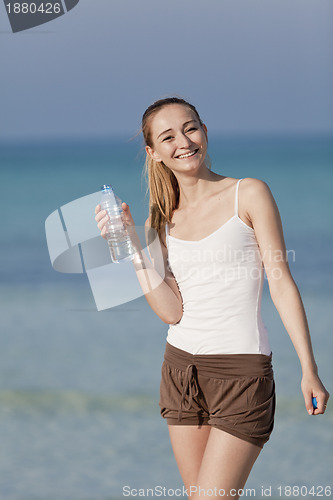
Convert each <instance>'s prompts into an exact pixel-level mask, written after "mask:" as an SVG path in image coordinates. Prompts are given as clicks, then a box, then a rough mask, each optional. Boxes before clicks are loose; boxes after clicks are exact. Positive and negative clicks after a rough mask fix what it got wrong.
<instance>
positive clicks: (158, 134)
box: [146, 104, 207, 174]
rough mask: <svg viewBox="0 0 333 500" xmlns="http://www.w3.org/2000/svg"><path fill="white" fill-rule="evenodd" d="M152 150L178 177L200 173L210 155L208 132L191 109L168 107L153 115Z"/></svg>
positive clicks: (149, 151)
mask: <svg viewBox="0 0 333 500" xmlns="http://www.w3.org/2000/svg"><path fill="white" fill-rule="evenodd" d="M150 134H151V140H152V147H150V146H147V147H146V151H147V153H148V154H149V155H150V156H151V157H152V158H153V159H154V160H156V161H162V162H163V163H164V164H165V165H166V166H167V167H169V168H170V169H171V170H172V171H173V172H174V173H175V174H177V173H181V172H188V171H193V170H197V169H198V168H199V167H200V166H202V165H203V164H204V160H205V157H206V153H207V128H206V126H205V125H200V122H199V120H198V117H197V116H196V114H195V113H194V111H192V110H191V109H190V108H189V107H187V106H184V105H182V104H168V105H167V106H164V107H163V108H162V109H160V110H159V111H158V112H157V113H156V114H155V115H153V117H152V119H151V123H150Z"/></svg>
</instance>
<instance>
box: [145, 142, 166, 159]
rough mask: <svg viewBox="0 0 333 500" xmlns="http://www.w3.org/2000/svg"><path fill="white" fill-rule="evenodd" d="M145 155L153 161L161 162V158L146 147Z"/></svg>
mask: <svg viewBox="0 0 333 500" xmlns="http://www.w3.org/2000/svg"><path fill="white" fill-rule="evenodd" d="M146 153H147V155H149V156H150V157H151V158H152V159H153V160H155V161H162V160H161V157H160V156H158V154H157V153H156V152H155V151H154V150H153V149H152V148H151V147H150V146H146Z"/></svg>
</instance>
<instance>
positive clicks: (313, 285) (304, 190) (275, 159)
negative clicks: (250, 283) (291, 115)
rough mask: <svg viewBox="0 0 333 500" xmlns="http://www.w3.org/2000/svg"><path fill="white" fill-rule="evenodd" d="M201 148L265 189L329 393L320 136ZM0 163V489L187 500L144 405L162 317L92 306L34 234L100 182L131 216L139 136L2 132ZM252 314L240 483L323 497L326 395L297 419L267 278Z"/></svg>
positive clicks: (220, 169)
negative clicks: (255, 321)
mask: <svg viewBox="0 0 333 500" xmlns="http://www.w3.org/2000/svg"><path fill="white" fill-rule="evenodd" d="M209 155H210V158H211V162H212V170H213V171H214V172H216V173H219V174H221V175H227V176H230V177H234V178H244V177H254V178H258V179H262V180H264V181H265V182H266V183H267V184H268V185H269V187H270V189H271V192H272V194H273V196H274V198H275V200H276V203H277V205H278V208H279V211H280V215H281V220H282V224H283V229H284V237H285V241H286V246H287V249H288V250H289V251H291V253H290V255H292V256H293V257H292V258H291V259H290V260H289V265H290V269H291V272H292V275H293V278H294V280H295V282H296V284H297V286H298V289H299V291H300V294H301V297H302V300H303V304H304V307H305V310H306V313H307V319H308V323H309V327H310V332H311V336H312V344H313V349H314V353H315V358H316V362H317V365H318V367H319V374H320V377H321V379H322V381H323V382H324V384H325V385H326V387H327V389H328V391H329V392H332V391H333V388H332V385H333V384H332V383H333V376H332V375H333V369H332V367H333V363H332V352H333V350H332V348H333V335H332V325H333V279H332V270H333V252H332V248H333V231H332V216H333V210H332V209H333V168H332V167H333V138H332V137H324V136H316V137H313V136H306V137H304V136H287V137H284V136H276V137H269V136H256V137H243V136H233V137H231V136H217V135H216V136H213V137H211V138H210V142H209ZM0 164H1V199H0V204H1V216H2V224H1V233H0V240H1V262H0V272H1V275H0V296H1V332H0V499H1V500H117V499H121V498H126V497H128V496H129V497H131V498H132V497H136V496H141V497H158V496H162V497H166V498H172V497H175V496H178V498H186V496H185V495H184V492H183V491H182V486H183V483H182V480H181V477H180V474H179V472H178V468H177V465H176V461H175V458H174V456H173V452H172V448H171V444H170V441H169V434H168V429H167V424H166V422H165V421H164V420H163V419H162V418H161V416H160V413H159V406H158V401H159V384H160V370H161V364H162V360H163V354H164V348H165V340H166V335H167V328H168V326H167V325H166V324H165V323H163V322H162V321H161V320H160V319H159V317H158V316H157V315H156V314H155V313H154V312H153V311H152V310H151V308H150V307H149V305H148V303H147V302H146V299H145V298H144V297H139V298H136V299H135V300H131V301H130V302H127V303H123V304H121V305H119V306H116V307H111V308H109V309H105V310H102V311H98V310H97V308H96V304H95V301H94V298H93V295H92V291H91V288H90V286H89V281H88V279H87V275H86V274H84V273H81V274H69V273H60V272H57V271H55V270H54V269H53V267H52V265H51V260H50V256H49V253H48V247H47V243H46V237H45V220H46V219H47V217H48V216H49V215H50V214H51V213H52V212H54V211H55V210H57V209H58V208H59V207H61V206H63V205H65V204H67V203H69V202H71V201H73V200H76V199H78V198H80V197H83V196H86V195H89V194H91V193H94V192H96V191H98V190H99V188H100V186H101V185H102V184H105V183H110V184H112V185H113V187H114V189H115V191H116V194H117V195H118V196H119V197H120V198H121V199H122V200H123V201H125V202H126V203H128V204H129V205H130V208H131V213H132V215H133V217H134V220H135V223H136V224H137V225H143V224H144V221H145V219H146V218H147V216H148V196H147V195H146V180H145V178H144V176H143V164H144V149H143V146H142V143H141V139H140V138H135V139H132V138H131V137H111V138H104V137H103V138H99V139H75V140H74V139H73V140H69V139H67V140H66V139H57V140H53V141H51V140H50V141H46V140H44V141H33V140H31V141H26V142H24V141H21V142H6V143H1V144H0ZM92 217H94V214H92ZM120 265H121V264H120ZM115 286H117V285H116V284H115ZM262 315H263V319H264V323H265V325H266V327H267V329H268V332H269V341H270V345H271V348H272V351H273V367H274V374H275V379H276V391H277V408H276V419H275V427H274V430H273V433H272V435H271V438H270V440H269V442H268V443H267V444H266V445H265V446H264V449H263V451H262V452H261V453H260V455H259V458H258V459H257V461H256V463H255V465H254V467H253V469H252V472H251V474H250V476H249V479H248V481H247V484H246V488H248V489H251V490H252V493H251V496H252V497H256V498H264V497H265V496H270V497H271V498H289V497H305V498H313V497H314V496H322V497H327V496H330V495H331V494H332V470H333V460H332V458H333V452H332V450H333V425H332V424H333V405H332V402H331V401H330V402H329V404H328V408H327V411H326V414H325V415H320V416H317V417H314V416H309V415H308V414H307V412H306V410H305V407H304V400H303V396H302V393H301V388H300V382H301V369H300V364H299V360H298V357H297V354H296V351H295V349H294V347H293V345H292V342H291V340H290V338H289V336H288V334H287V332H286V329H285V327H284V324H283V322H282V320H281V318H280V316H279V313H278V311H277V310H276V308H275V306H274V304H273V302H272V300H271V298H270V294H269V288H268V283H267V280H265V286H264V292H263V303H262ZM330 403H331V404H330ZM244 496H246V495H245V493H244ZM247 496H250V493H248V494H247Z"/></svg>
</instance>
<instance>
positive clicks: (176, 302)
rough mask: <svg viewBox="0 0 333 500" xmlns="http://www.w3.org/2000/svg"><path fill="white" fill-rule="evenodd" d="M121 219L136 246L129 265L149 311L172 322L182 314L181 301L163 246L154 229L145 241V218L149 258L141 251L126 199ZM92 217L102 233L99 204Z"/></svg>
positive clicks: (102, 225) (104, 219)
mask: <svg viewBox="0 0 333 500" xmlns="http://www.w3.org/2000/svg"><path fill="white" fill-rule="evenodd" d="M122 208H123V211H124V218H125V222H126V224H127V225H128V230H129V234H130V236H131V239H132V243H133V245H134V246H135V248H136V256H135V258H134V260H133V261H132V262H133V265H134V269H135V272H136V275H137V278H138V280H139V283H140V286H141V289H142V292H143V294H144V296H145V298H146V300H147V302H148V304H149V305H150V307H151V308H152V309H153V311H154V312H155V313H156V314H157V316H159V318H160V319H161V320H162V321H163V322H164V323H167V324H170V325H171V324H176V323H178V322H179V321H180V320H181V317H182V315H183V302H182V297H181V294H180V292H179V289H178V285H177V282H176V280H175V278H174V276H173V274H172V273H171V272H170V271H169V269H168V265H167V249H166V248H165V246H164V245H163V244H161V243H160V240H159V238H158V236H157V234H156V232H155V236H156V237H155V238H152V237H151V236H150V238H149V239H150V240H151V241H148V232H149V230H150V231H152V229H151V228H150V223H149V219H147V220H146V223H145V235H146V242H147V249H148V253H149V255H150V258H151V261H150V260H149V259H148V257H147V256H146V255H145V253H144V251H143V249H142V245H141V242H140V239H139V237H138V235H137V233H136V231H135V224H134V220H133V217H132V215H131V212H130V208H129V206H128V205H127V203H123V204H122ZM95 214H96V217H95V220H96V222H98V224H97V226H98V228H99V229H100V231H101V236H102V237H105V223H106V221H107V218H106V217H105V214H103V213H102V212H101V211H100V206H99V205H97V207H96V209H95Z"/></svg>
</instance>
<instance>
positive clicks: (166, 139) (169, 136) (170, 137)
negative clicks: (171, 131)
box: [162, 135, 172, 142]
mask: <svg viewBox="0 0 333 500" xmlns="http://www.w3.org/2000/svg"><path fill="white" fill-rule="evenodd" d="M170 139H172V136H171V135H168V137H164V139H163V141H162V142H164V141H169V140H170Z"/></svg>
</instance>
